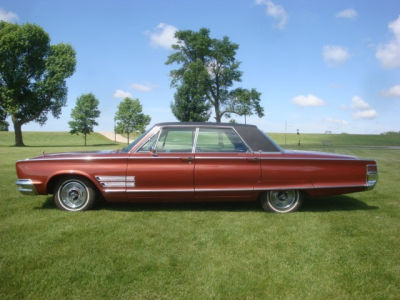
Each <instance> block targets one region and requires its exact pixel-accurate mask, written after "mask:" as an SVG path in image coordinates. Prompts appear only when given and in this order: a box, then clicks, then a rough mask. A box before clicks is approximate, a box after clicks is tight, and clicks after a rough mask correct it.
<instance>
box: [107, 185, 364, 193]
mask: <svg viewBox="0 0 400 300" xmlns="http://www.w3.org/2000/svg"><path fill="white" fill-rule="evenodd" d="M367 187H368V186H367V185H366V184H365V185H340V186H318V187H312V186H310V187H284V188H283V187H256V188H252V187H249V188H227V189H206V188H205V189H174V190H171V189H134V190H129V189H127V190H121V189H120V190H116V189H113V190H108V189H106V190H104V192H106V193H123V192H127V193H175V192H177V193H180V192H239V191H242V192H252V191H271V190H273V191H276V190H317V189H330V188H332V189H336V188H367Z"/></svg>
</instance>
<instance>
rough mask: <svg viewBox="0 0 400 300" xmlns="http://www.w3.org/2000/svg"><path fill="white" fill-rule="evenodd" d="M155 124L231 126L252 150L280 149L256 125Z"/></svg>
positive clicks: (169, 124) (207, 125)
mask: <svg viewBox="0 0 400 300" xmlns="http://www.w3.org/2000/svg"><path fill="white" fill-rule="evenodd" d="M155 126H195V127H233V128H235V130H236V131H237V132H238V133H239V135H240V136H241V137H242V139H243V140H244V141H245V142H246V143H247V145H249V146H250V148H251V150H253V151H262V152H280V151H281V149H280V148H279V147H278V146H277V145H276V144H275V143H274V142H273V141H272V140H270V139H269V138H268V137H267V136H266V135H265V134H264V133H263V132H261V131H260V130H259V129H258V128H257V126H255V125H248V124H238V123H213V122H166V123H158V124H156V125H155Z"/></svg>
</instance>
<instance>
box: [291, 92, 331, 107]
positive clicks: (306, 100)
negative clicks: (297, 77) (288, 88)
mask: <svg viewBox="0 0 400 300" xmlns="http://www.w3.org/2000/svg"><path fill="white" fill-rule="evenodd" d="M292 102H293V103H295V104H297V105H298V106H303V107H304V106H322V105H325V101H324V100H322V99H320V98H318V97H316V96H314V95H311V94H308V95H307V96H304V95H299V96H296V97H294V98H293V99H292Z"/></svg>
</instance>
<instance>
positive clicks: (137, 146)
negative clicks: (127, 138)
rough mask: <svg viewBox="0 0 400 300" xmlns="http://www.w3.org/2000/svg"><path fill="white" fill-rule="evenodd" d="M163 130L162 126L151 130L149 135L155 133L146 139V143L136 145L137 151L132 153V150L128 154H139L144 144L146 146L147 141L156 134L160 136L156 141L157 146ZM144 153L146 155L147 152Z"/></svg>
mask: <svg viewBox="0 0 400 300" xmlns="http://www.w3.org/2000/svg"><path fill="white" fill-rule="evenodd" d="M161 128H162V127H160V126H154V128H153V129H152V130H150V132H149V134H151V133H152V132H154V133H153V134H151V136H150V137H149V138H148V139H146V140H145V141H144V142H142V141H140V142H139V143H138V145H136V148H135V150H133V151H132V149H131V151H130V152H128V153H129V154H132V153H137V152H139V150H140V149H141V148H142V147H143V146H144V144H146V143H147V141H148V140H149V139H151V138H152V137H153V136H154V135H155V134H158V137H157V140H156V144H157V142H158V139H159V137H160V132H161ZM144 153H145V152H144Z"/></svg>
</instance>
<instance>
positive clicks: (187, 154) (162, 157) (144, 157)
mask: <svg viewBox="0 0 400 300" xmlns="http://www.w3.org/2000/svg"><path fill="white" fill-rule="evenodd" d="M162 153H166V152H162ZM181 153H182V156H191V155H192V153H191V152H181ZM157 155H159V154H157ZM182 156H140V157H129V158H128V159H180V158H182Z"/></svg>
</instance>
